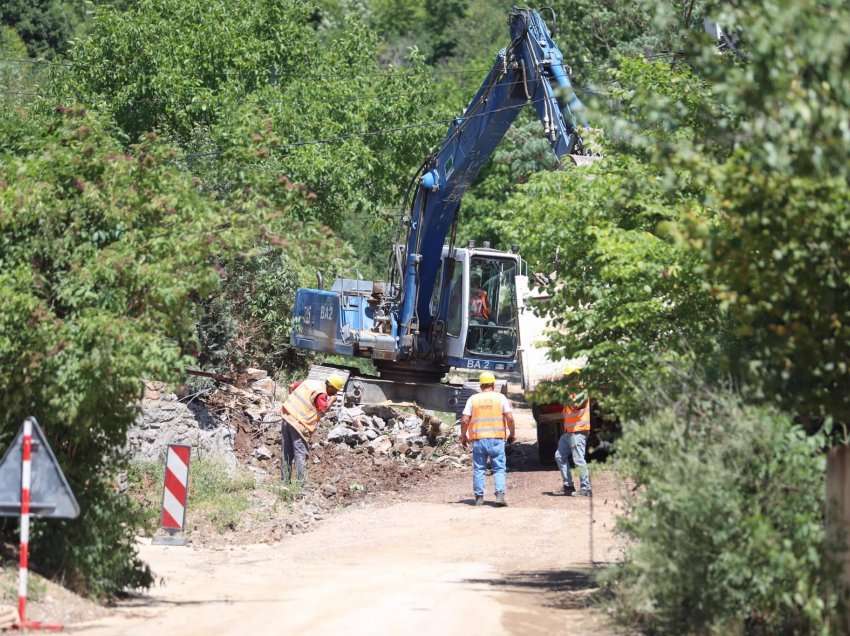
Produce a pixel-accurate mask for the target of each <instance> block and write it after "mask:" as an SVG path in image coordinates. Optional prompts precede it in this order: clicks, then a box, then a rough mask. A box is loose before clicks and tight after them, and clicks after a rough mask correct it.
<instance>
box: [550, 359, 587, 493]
mask: <svg viewBox="0 0 850 636" xmlns="http://www.w3.org/2000/svg"><path fill="white" fill-rule="evenodd" d="M577 372H578V369H568V370H567V373H565V375H569V374H571V373H577ZM561 430H562V433H561V439H559V440H558V450H557V451H555V461H556V462H557V464H558V468H559V469H560V470H561V477H562V478H563V482H564V494H565V495H567V496H568V497H569V496H582V497H590V496H591V494H592V491H591V488H590V472H589V471H588V469H587V462H586V461H585V459H584V454H585V451H586V450H587V438H588V436H589V435H590V399H589V398H588V399H586V400H585V401H584V402H583V403H582V404H580V405H579V406H571V405H564V410H563V423H562V428H561ZM570 459H572V462H573V463H574V464H575V467H576V469H578V471H579V491H578V492H576V489H575V485H574V484H573V477H572V475H571V474H570Z"/></svg>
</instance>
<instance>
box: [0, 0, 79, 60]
mask: <svg viewBox="0 0 850 636" xmlns="http://www.w3.org/2000/svg"><path fill="white" fill-rule="evenodd" d="M82 7H83V3H82V2H74V1H68V0H5V1H4V2H3V4H2V5H0V23H2V24H6V25H8V26H11V27H13V28H14V29H15V30H16V31H17V32H18V34H19V35H20V37H21V39H22V40H23V41H24V42H25V43H26V45H27V49H28V50H29V53H30V54H31V55H33V56H46V57H50V56H52V55H53V54H54V53H64V52H65V51H67V49H68V45H69V43H70V40H71V38H72V37H73V34H74V31H75V29H76V27H77V25H78V24H79V22H80V20H81V17H82Z"/></svg>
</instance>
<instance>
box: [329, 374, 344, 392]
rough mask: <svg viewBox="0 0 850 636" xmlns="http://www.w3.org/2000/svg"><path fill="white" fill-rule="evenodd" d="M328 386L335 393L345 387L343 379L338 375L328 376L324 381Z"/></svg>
mask: <svg viewBox="0 0 850 636" xmlns="http://www.w3.org/2000/svg"><path fill="white" fill-rule="evenodd" d="M325 382H327V383H328V384H330V385H331V386H332V387H333V388H335V389H336V390H337V391H342V388H343V387H344V386H345V378H343V377H342V376H341V375H339V374H338V373H332V374H331V375H329V376H328V379H327V380H325Z"/></svg>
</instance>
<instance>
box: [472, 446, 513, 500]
mask: <svg viewBox="0 0 850 636" xmlns="http://www.w3.org/2000/svg"><path fill="white" fill-rule="evenodd" d="M488 457H489V458H490V466H491V468H492V469H493V481H494V482H496V492H497V493H499V492H505V465H506V464H507V460H506V459H505V440H503V439H495V438H493V439H477V440H475V441H474V442H472V492H474V493H475V495H476V496H483V495H484V471H485V470H486V469H487V458H488Z"/></svg>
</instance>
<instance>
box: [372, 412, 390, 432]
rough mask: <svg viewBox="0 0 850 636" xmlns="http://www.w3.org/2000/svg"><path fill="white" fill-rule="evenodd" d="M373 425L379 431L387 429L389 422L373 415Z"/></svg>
mask: <svg viewBox="0 0 850 636" xmlns="http://www.w3.org/2000/svg"><path fill="white" fill-rule="evenodd" d="M372 426H373V427H374V429H375V430H378V431H385V430H387V423H386V422H385V421H384V420H382V419H381V418H380V417H378V416H377V415H373V416H372Z"/></svg>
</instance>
